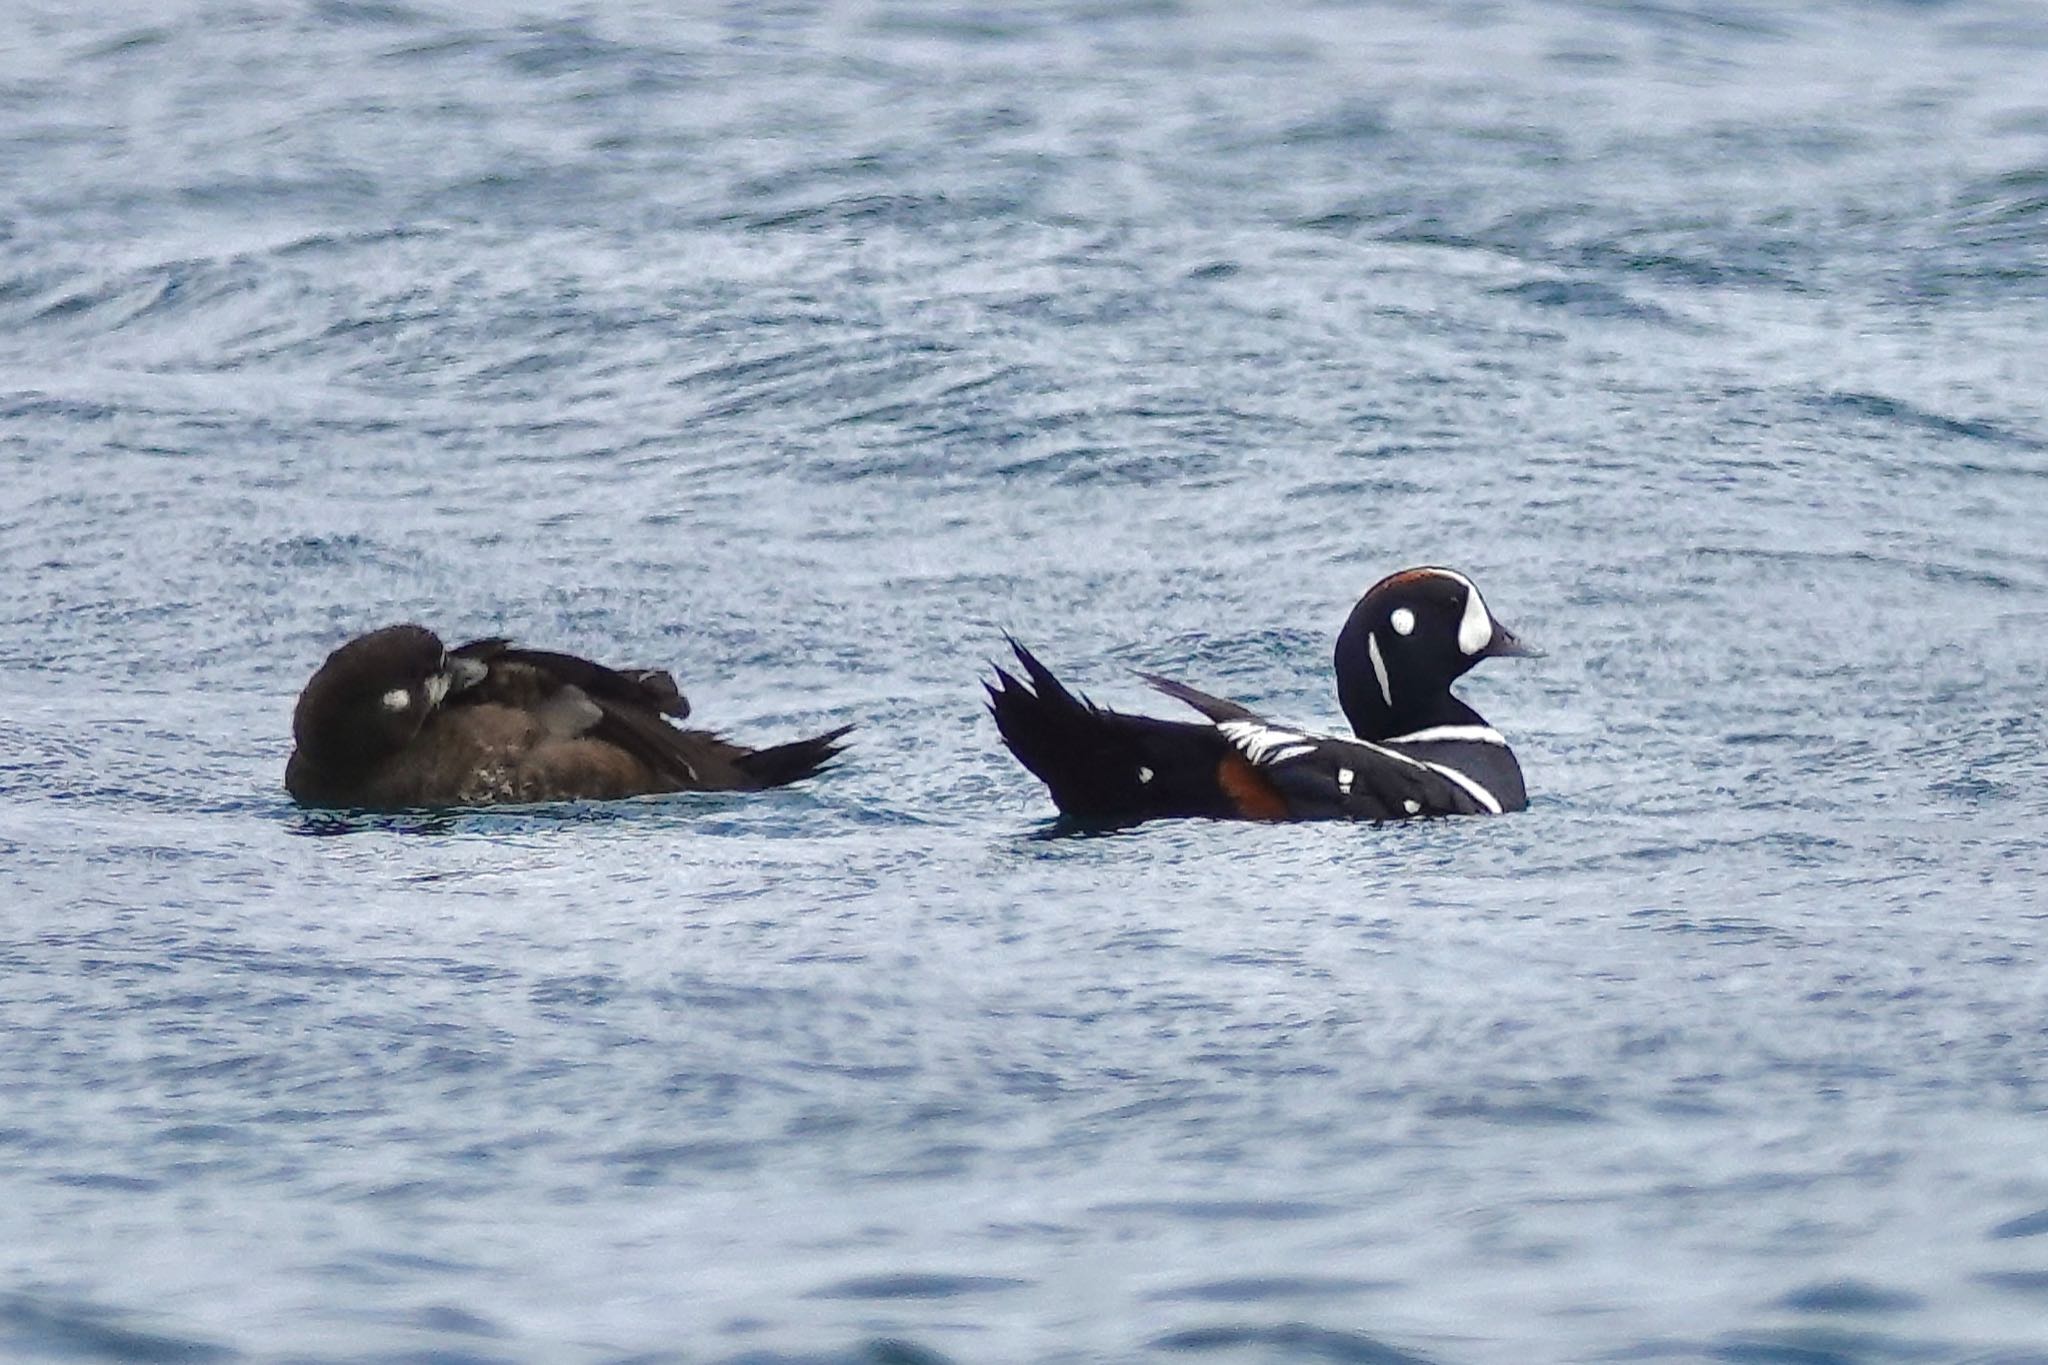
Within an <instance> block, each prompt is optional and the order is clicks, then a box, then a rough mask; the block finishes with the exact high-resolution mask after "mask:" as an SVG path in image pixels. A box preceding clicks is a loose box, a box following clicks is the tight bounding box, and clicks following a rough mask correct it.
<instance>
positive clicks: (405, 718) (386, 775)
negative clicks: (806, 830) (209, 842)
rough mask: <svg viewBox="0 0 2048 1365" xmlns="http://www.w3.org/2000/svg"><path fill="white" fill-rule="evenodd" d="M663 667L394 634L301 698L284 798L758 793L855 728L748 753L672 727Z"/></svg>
mask: <svg viewBox="0 0 2048 1365" xmlns="http://www.w3.org/2000/svg"><path fill="white" fill-rule="evenodd" d="M689 714H690V704H689V702H688V700H687V699H685V698H684V696H683V694H682V691H681V689H679V688H678V687H677V686H676V681H675V679H674V678H673V677H671V676H670V675H669V674H668V673H666V672H663V671H661V670H660V669H612V668H607V667H605V666H604V665H602V664H597V663H592V662H591V661H590V660H588V659H583V658H578V657H577V656H575V655H573V654H558V653H553V652H551V651H547V650H536V649H520V648H517V647H515V646H513V645H512V644H510V643H509V642H507V641H505V640H502V639H488V640H476V641H472V642H471V643H469V644H466V645H462V646H460V647H459V648H456V649H453V650H450V649H445V648H444V647H443V646H442V643H441V640H440V637H438V636H436V635H435V634H434V633H433V632H432V631H430V630H428V629H426V628H425V627H424V626H416V625H402V626H387V627H385V628H384V629H382V630H377V631H372V632H371V633H369V634H368V635H364V636H361V637H359V638H357V639H354V640H351V641H349V642H348V643H347V644H345V645H343V646H342V647H341V648H339V649H337V650H335V651H334V653H332V654H331V655H329V656H328V658H327V661H326V662H325V663H324V664H322V665H321V666H320V669H319V671H317V672H316V673H314V675H313V677H312V680H311V681H309V682H308V683H307V684H306V689H305V691H304V692H302V693H300V694H299V703H298V708H297V710H296V711H295V712H294V713H293V716H292V734H293V737H294V738H295V739H296V740H297V742H298V747H297V748H296V749H295V750H294V751H293V753H292V756H291V761H290V762H289V763H288V764H287V765H286V767H285V788H286V789H287V790H288V791H290V792H291V794H292V797H293V799H294V800H296V801H298V802H299V803H300V804H301V805H308V806H362V807H372V808H381V809H395V808H400V807H409V806H483V805H495V804H501V803H507V802H534V801H570V800H606V799H611V798H615V797H622V796H644V795H647V794H649V793H654V792H676V791H757V790H760V789H762V788H766V787H779V786H782V785H784V784H786V783H790V782H795V781H798V780H800V779H802V778H806V777H809V776H811V775H812V774H814V773H816V772H817V771H818V770H819V769H820V768H821V767H823V766H824V765H825V764H826V763H827V762H828V761H829V760H830V759H831V758H832V757H833V756H834V755H835V754H837V753H838V752H839V751H840V746H839V745H838V743H837V742H836V741H838V740H839V738H840V737H841V736H843V735H845V734H846V732H847V730H848V729H850V728H852V727H850V726H846V727H841V728H840V729H837V730H833V731H830V732H828V733H826V734H822V735H815V736H812V737H811V738H808V739H799V740H795V741H792V742H791V743H788V744H778V745H775V746H773V747H772V748H767V749H749V748H747V747H745V746H744V745H740V744H734V743H733V742H731V741H730V740H727V739H724V738H722V737H721V736H719V735H716V734H713V733H711V732H710V731H708V730H685V729H682V728H681V727H679V726H677V725H674V724H671V723H670V722H671V719H673V720H681V719H683V718H684V717H686V716H688V715H689Z"/></svg>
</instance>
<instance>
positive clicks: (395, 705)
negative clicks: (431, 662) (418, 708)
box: [377, 687, 412, 711]
mask: <svg viewBox="0 0 2048 1365" xmlns="http://www.w3.org/2000/svg"><path fill="white" fill-rule="evenodd" d="M377 700H378V701H379V702H380V703H381V704H382V705H383V707H384V709H385V710H386V711H403V710H405V709H406V708H408V707H410V706H411V705H412V693H410V692H408V691H406V690H405V689H404V688H402V687H394V688H392V689H391V690H390V691H389V692H386V693H385V694H384V695H383V696H382V697H379V698H378V699H377Z"/></svg>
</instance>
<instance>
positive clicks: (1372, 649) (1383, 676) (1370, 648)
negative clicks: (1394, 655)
mask: <svg viewBox="0 0 2048 1365" xmlns="http://www.w3.org/2000/svg"><path fill="white" fill-rule="evenodd" d="M1365 653H1366V657H1368V658H1370V659H1371V660H1372V675H1373V677H1375V678H1377V679H1379V684H1380V699H1381V700H1382V701H1384V702H1386V704H1387V706H1388V707H1389V708H1391V707H1392V706H1393V705H1394V689H1393V688H1392V687H1391V686H1389V685H1388V683H1387V661H1386V660H1385V659H1382V658H1381V657H1380V637H1379V636H1378V635H1376V634H1374V633H1373V632H1372V631H1367V632H1366V633H1365Z"/></svg>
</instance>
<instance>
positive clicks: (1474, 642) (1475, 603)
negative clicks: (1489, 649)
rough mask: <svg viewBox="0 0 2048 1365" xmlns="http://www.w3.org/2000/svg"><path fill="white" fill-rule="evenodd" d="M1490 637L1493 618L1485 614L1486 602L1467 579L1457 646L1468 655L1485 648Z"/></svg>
mask: <svg viewBox="0 0 2048 1365" xmlns="http://www.w3.org/2000/svg"><path fill="white" fill-rule="evenodd" d="M1492 638H1493V618H1492V617H1491V616H1488V615H1487V614H1486V603H1485V601H1484V600H1482V599H1481V598H1480V596H1479V589H1477V588H1475V587H1473V586H1472V582H1471V580H1470V579H1467V580H1466V582H1465V616H1464V619H1463V620H1461V621H1459V622H1458V648H1459V649H1460V650H1461V651H1463V652H1464V653H1465V654H1466V655H1467V656H1468V657H1469V656H1470V655H1473V654H1477V653H1478V652H1479V651H1480V650H1482V649H1484V648H1486V642H1487V641H1488V640H1491V639H1492Z"/></svg>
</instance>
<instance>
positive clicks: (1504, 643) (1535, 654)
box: [1479, 621, 1543, 659]
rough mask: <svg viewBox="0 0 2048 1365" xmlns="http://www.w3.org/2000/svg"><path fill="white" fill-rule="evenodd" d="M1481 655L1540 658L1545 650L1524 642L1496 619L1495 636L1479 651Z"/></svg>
mask: <svg viewBox="0 0 2048 1365" xmlns="http://www.w3.org/2000/svg"><path fill="white" fill-rule="evenodd" d="M1479 656H1480V657H1481V658H1483V659H1540V658H1542V657H1543V651H1542V650H1540V649H1537V648H1535V647H1534V646H1533V645H1525V644H1523V643H1522V641H1521V637H1519V636H1517V635H1516V634H1515V633H1514V632H1513V631H1511V630H1509V629H1508V628H1507V627H1506V626H1504V625H1502V624H1501V623H1500V622H1498V621H1495V622H1494V623H1493V638H1492V639H1491V640H1488V641H1487V642H1486V648H1485V649H1482V650H1480V651H1479Z"/></svg>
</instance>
